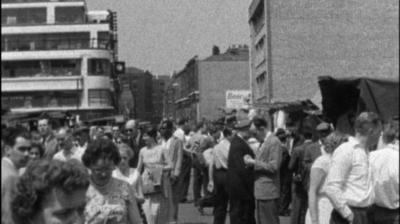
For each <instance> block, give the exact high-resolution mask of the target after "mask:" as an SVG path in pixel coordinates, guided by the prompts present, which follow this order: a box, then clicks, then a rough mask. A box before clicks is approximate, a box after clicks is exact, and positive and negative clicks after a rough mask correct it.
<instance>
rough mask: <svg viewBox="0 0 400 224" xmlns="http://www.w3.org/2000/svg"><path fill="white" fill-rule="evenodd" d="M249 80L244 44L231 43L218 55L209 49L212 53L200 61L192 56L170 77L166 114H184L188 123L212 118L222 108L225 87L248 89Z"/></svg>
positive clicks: (246, 52)
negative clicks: (170, 106)
mask: <svg viewBox="0 0 400 224" xmlns="http://www.w3.org/2000/svg"><path fill="white" fill-rule="evenodd" d="M249 82H250V80H249V50H248V47H247V46H246V45H233V46H231V47H229V48H228V49H227V50H226V52H225V53H222V54H220V53H219V50H217V51H215V50H213V55H211V56H210V57H208V58H205V59H203V60H199V59H198V58H197V57H194V58H192V59H190V60H189V62H188V63H187V64H186V66H185V68H184V69H183V70H182V71H180V72H178V73H175V74H174V75H173V76H172V80H171V82H170V84H169V85H168V87H167V93H169V95H174V97H173V99H174V100H173V101H174V107H173V110H170V111H173V112H172V113H170V114H169V116H172V117H175V118H177V117H186V118H189V119H190V120H191V121H192V122H194V121H199V120H201V119H203V118H205V119H216V118H218V117H219V116H220V115H221V110H220V109H223V108H225V105H226V101H225V98H226V90H249ZM167 98H168V97H167ZM169 98H171V97H169ZM169 101H172V100H171V99H170V100H169Z"/></svg>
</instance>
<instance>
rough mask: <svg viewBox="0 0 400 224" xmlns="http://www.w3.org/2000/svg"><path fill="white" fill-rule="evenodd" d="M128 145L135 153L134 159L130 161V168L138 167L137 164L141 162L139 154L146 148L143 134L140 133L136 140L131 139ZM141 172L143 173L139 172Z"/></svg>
mask: <svg viewBox="0 0 400 224" xmlns="http://www.w3.org/2000/svg"><path fill="white" fill-rule="evenodd" d="M128 145H129V147H131V149H132V151H133V157H132V158H131V159H130V160H129V166H130V167H137V163H138V161H139V152H140V149H142V148H143V147H145V146H146V143H145V142H144V141H143V135H142V133H140V132H139V133H138V135H137V136H136V137H134V138H132V137H131V138H129V140H128ZM139 172H142V171H141V170H139Z"/></svg>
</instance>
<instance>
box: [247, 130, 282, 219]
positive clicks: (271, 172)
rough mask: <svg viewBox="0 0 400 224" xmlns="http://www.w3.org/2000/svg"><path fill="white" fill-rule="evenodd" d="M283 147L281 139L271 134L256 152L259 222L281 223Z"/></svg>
mask: <svg viewBox="0 0 400 224" xmlns="http://www.w3.org/2000/svg"><path fill="white" fill-rule="evenodd" d="M281 147H282V146H281V142H280V141H279V139H278V138H277V137H276V136H275V135H273V134H270V135H269V136H268V137H267V139H266V140H265V141H264V143H263V144H262V146H261V150H260V151H259V152H258V153H256V159H255V164H254V171H255V180H256V181H255V183H254V195H255V199H256V209H257V210H256V219H257V223H258V224H264V223H271V224H274V223H278V224H279V203H278V202H279V201H278V199H279V195H280V180H279V179H280V176H279V169H280V165H281V161H282V149H281Z"/></svg>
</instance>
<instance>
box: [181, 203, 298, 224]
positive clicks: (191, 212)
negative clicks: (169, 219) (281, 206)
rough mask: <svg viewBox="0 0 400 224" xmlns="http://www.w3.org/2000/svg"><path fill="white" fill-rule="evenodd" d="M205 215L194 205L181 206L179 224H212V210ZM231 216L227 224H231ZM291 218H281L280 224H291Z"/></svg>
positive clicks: (206, 211) (207, 210)
mask: <svg viewBox="0 0 400 224" xmlns="http://www.w3.org/2000/svg"><path fill="white" fill-rule="evenodd" d="M204 213H205V214H204V215H201V214H200V213H199V212H198V211H197V208H195V207H194V205H193V203H183V204H180V205H179V224H212V223H213V222H212V221H213V215H212V208H205V209H204ZM229 223H230V222H229V216H228V217H227V221H226V224H229ZM289 223H290V217H280V224H289Z"/></svg>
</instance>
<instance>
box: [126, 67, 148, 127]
mask: <svg viewBox="0 0 400 224" xmlns="http://www.w3.org/2000/svg"><path fill="white" fill-rule="evenodd" d="M120 79H121V86H122V89H127V88H129V89H130V91H131V94H132V101H131V102H129V101H128V103H129V104H130V105H131V110H130V111H131V113H130V116H128V117H129V118H135V119H139V120H143V121H151V120H152V117H153V93H152V92H153V88H152V79H153V75H152V74H151V73H150V72H148V71H143V70H141V69H138V68H135V67H127V68H126V72H125V74H124V75H123V76H120Z"/></svg>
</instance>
